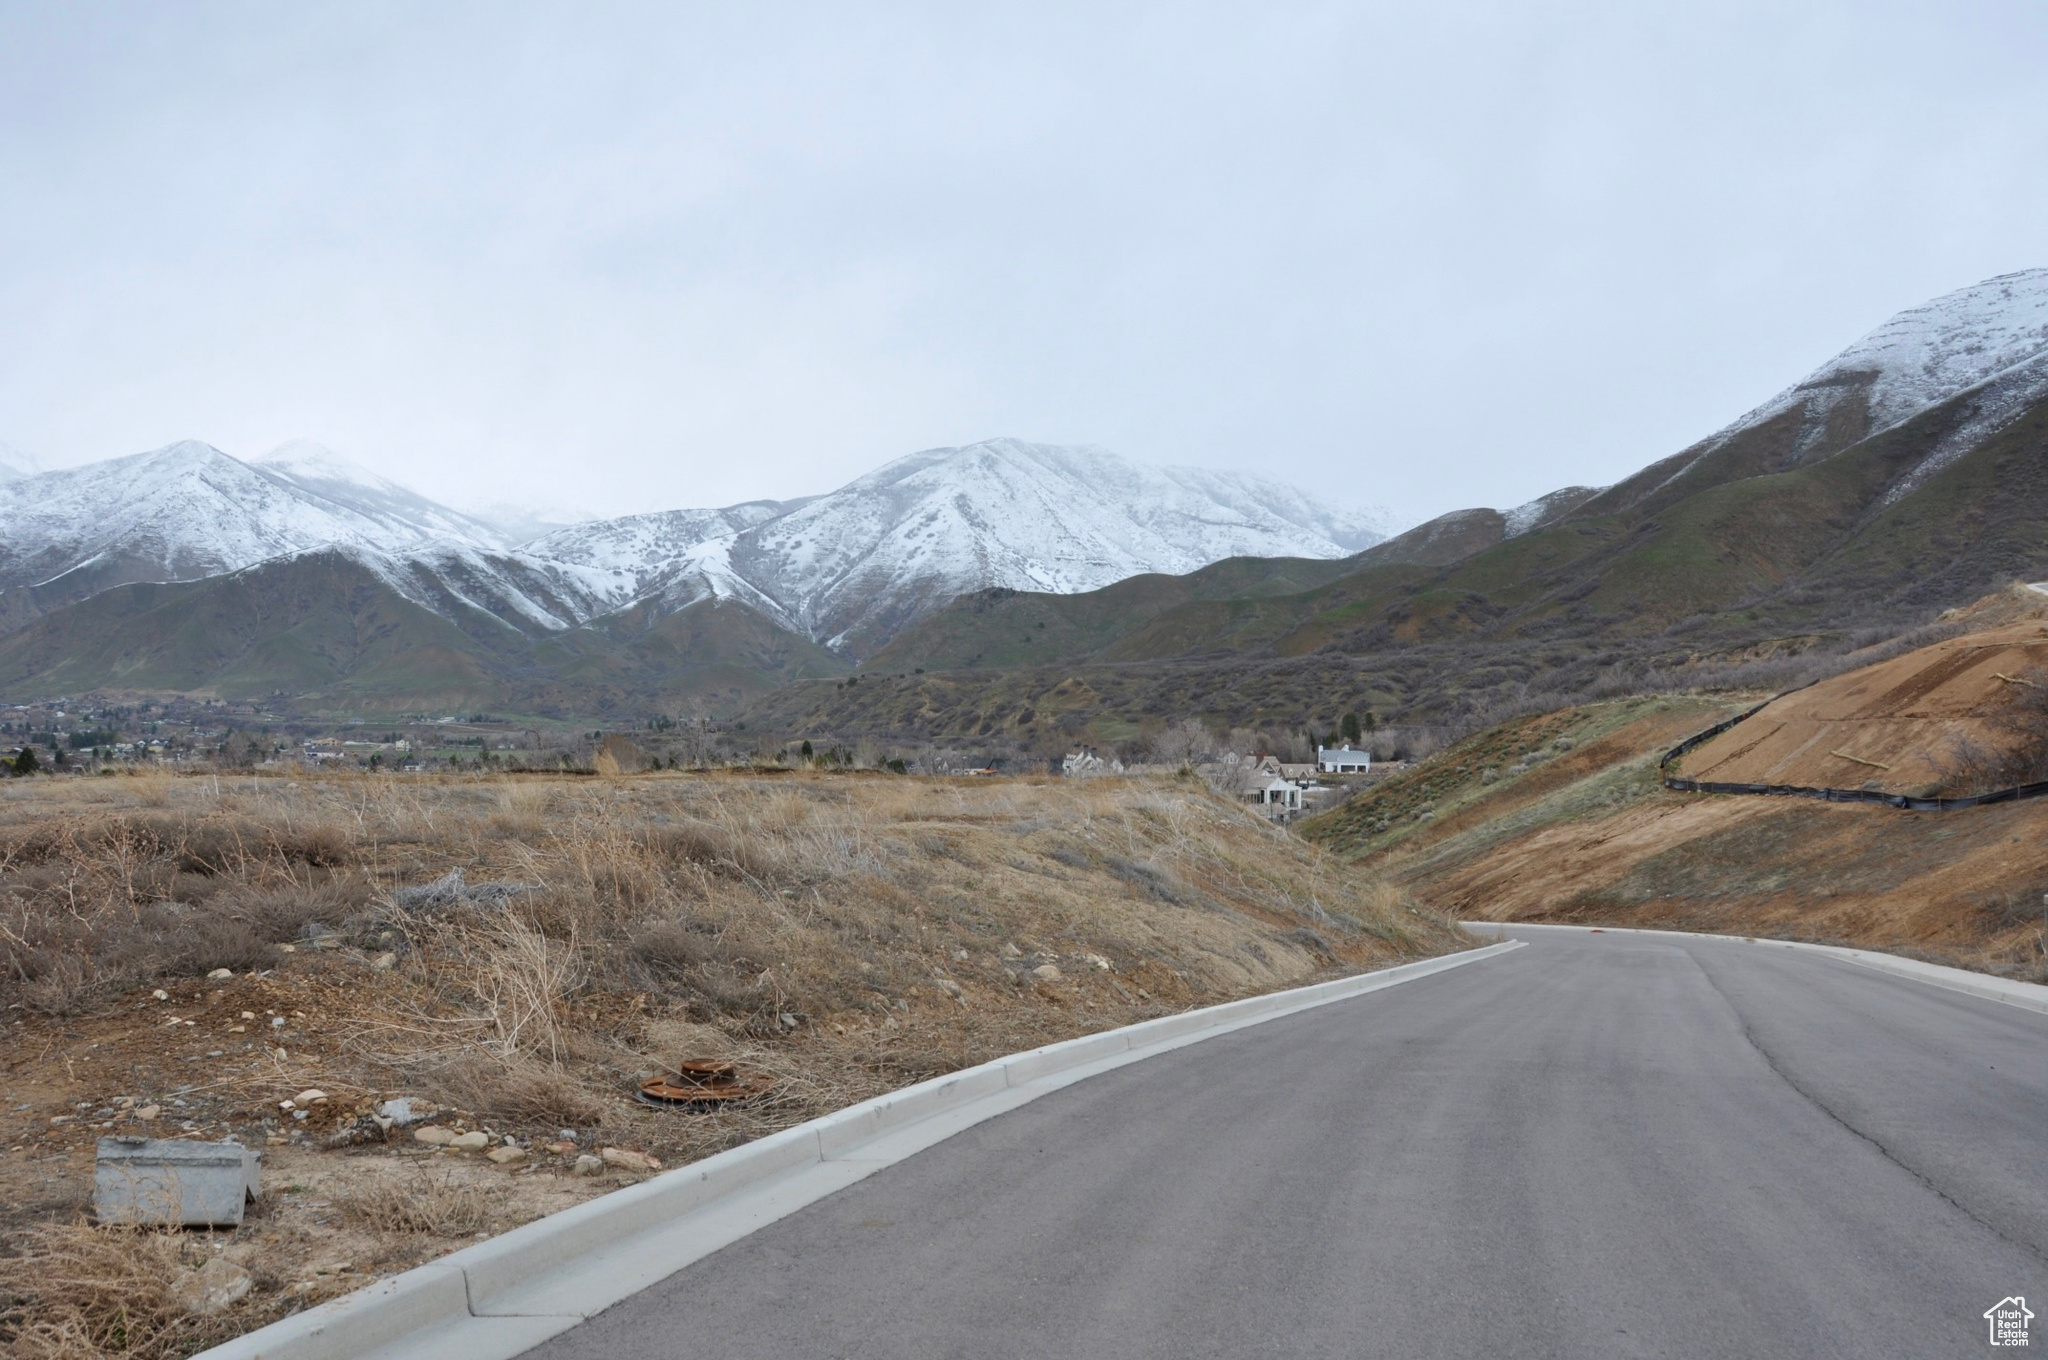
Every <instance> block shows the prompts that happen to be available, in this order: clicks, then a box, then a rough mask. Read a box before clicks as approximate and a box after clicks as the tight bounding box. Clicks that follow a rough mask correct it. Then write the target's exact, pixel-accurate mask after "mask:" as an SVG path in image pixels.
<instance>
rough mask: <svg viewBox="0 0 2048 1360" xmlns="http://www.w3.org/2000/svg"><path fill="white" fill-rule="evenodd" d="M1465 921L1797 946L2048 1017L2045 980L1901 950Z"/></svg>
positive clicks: (1477, 926) (1468, 924)
mask: <svg viewBox="0 0 2048 1360" xmlns="http://www.w3.org/2000/svg"><path fill="white" fill-rule="evenodd" d="M1462 924H1463V925H1464V927H1465V929H1467V930H1473V931H1478V930H1485V929H1488V928H1492V929H1495V930H1576V931H1579V932H1580V933H1582V934H1584V933H1587V932H1591V931H1596V930H1597V931H1599V932H1600V933H1602V934H1604V935H1672V936H1677V937H1679V938H1680V939H1687V940H1721V941H1724V942H1728V943H1733V944H1753V945H1762V946H1764V947H1766V948H1771V949H1797V950H1802V951H1804V952H1806V953H1809V954H1825V955H1828V956H1829V957H1831V958H1837V959H1841V960H1842V961H1844V962H1845V963H1853V964H1857V965H1859V966H1860V967H1864V968H1869V969H1873V970H1875V971H1877V972H1880V973H1891V974H1893V975H1895V976H1897V977H1903V978H1911V979H1913V981H1915V982H1924V983H1926V984H1928V985H1929V986H1931V987H1946V988H1947V989H1948V990H1949V991H1952V992H1963V993H1966V994H1968V995H1970V996H1975V997H1982V998H1983V999H1984V1000H1986V1001H1999V1002H2003V1003H2004V1004H2006V1005H2008V1006H2018V1007H2020V1008H2021V1009H2023V1010H2030V1011H2039V1012H2041V1013H2042V1014H2043V1015H2048V987H2044V986H2042V985H2040V984H2039V983H2036V982H2016V981H2014V980H2013V979H2011V978H2002V977H1992V976H1991V975H1990V974H1989V973H1973V972H1971V971H1970V970H1969V969H1967V968H1950V967H1948V966H1947V965H1945V964H1939V963H1922V962H1921V961H1920V960H1918V959H1906V958H1900V957H1899V956H1898V955H1897V954H1886V953H1882V952H1880V951H1878V950H1874V949H1849V948H1845V947H1843V946H1841V945H1832V944H1808V943H1806V942H1805V941H1804V940H1772V939H1766V938H1763V937H1760V936H1755V935H1708V934H1706V933H1704V932H1701V931H1693V930H1644V929H1641V928H1639V927H1636V926H1577V925H1553V924H1551V923H1549V922H1547V921H1543V922H1539V921H1465V922H1462Z"/></svg>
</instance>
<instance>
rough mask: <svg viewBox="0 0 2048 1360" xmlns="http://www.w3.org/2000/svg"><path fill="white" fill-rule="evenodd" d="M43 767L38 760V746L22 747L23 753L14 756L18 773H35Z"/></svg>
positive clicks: (15, 769)
mask: <svg viewBox="0 0 2048 1360" xmlns="http://www.w3.org/2000/svg"><path fill="white" fill-rule="evenodd" d="M41 768H42V766H41V765H40V764H38V763H37V762H36V748H35V747H33V746H24V747H22V748H21V754H20V755H18V756H16V757H15V758H14V772H15V773H16V774H34V773H35V772H36V771H37V770H40V769H41Z"/></svg>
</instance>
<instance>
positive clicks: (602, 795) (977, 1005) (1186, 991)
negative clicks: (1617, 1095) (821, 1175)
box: [0, 773, 1471, 1357]
mask: <svg viewBox="0 0 2048 1360" xmlns="http://www.w3.org/2000/svg"><path fill="white" fill-rule="evenodd" d="M1470 943H1471V942H1470V940H1469V939H1468V938H1467V937H1465V936H1463V935H1462V934H1461V933H1460V932H1459V931H1458V930H1457V928H1456V927H1455V926H1454V925H1452V924H1450V923H1449V922H1447V921H1445V920H1444V919H1442V918H1440V917H1438V916H1435V915H1433V914H1431V913H1429V912H1427V911H1426V910H1422V909H1420V908H1418V907H1417V906H1416V905H1415V904H1414V903H1413V902H1412V901H1411V900H1410V899H1409V898H1407V897H1406V896H1405V894H1404V893H1403V892H1402V891H1401V890H1399V889H1398V888H1395V887H1393V886H1391V885H1389V884H1386V883H1384V882H1381V881H1378V880H1376V879H1374V878H1372V877H1371V876H1369V875H1366V874H1363V873H1360V872H1359V871H1357V870H1355V869H1353V868H1351V867H1350V866H1348V865H1345V864H1342V863H1340V862H1338V861H1336V860H1334V859H1332V858H1331V857H1329V856H1327V855H1322V854H1319V853H1318V852H1317V851H1316V849H1315V848H1314V847H1312V846H1308V845H1304V844H1303V843H1302V842H1300V841H1299V840H1298V839H1297V838H1295V837H1293V836H1292V835H1290V834H1288V833H1286V832H1284V831H1282V830H1280V829H1277V828H1275V827H1273V826H1272V825H1271V824H1269V823H1267V822H1265V821H1264V820H1263V819H1261V818H1259V817H1257V816H1255V815H1253V814H1251V813H1250V812H1248V811H1247V810H1245V809H1243V808H1240V807H1237V806H1235V805H1233V804H1231V803H1229V802H1226V801H1222V800H1219V799H1217V798H1215V797H1214V796H1212V795H1211V794H1209V793H1208V792H1207V791H1206V790H1205V789H1204V788H1202V787H1201V786H1199V785H1198V784H1197V783H1195V782H1194V781H1191V780H1190V781H1180V780H1156V781H1155V780H1119V779H1101V780H1088V781H1066V782H1062V781H1058V780H1050V779H1034V780H926V779H914V778H908V777H900V776H886V775H862V776H854V775H824V774H819V775H809V774H806V775H787V776H780V777H776V778H762V777H748V776H728V775H722V774H708V775H685V774H669V773H663V774H647V775H638V776H628V777H620V778H610V779H589V778H585V779H576V778H552V777H509V778H508V777H498V778H482V779H460V778H434V777H421V778H407V777H396V776H382V777H376V776H368V777H346V776H343V777H321V776H315V775H311V774H306V773H300V774H296V775H288V776H285V775H281V776H278V777H265V778H241V779H232V780H231V779H221V780H219V781H215V780H214V779H212V778H210V777H208V778H168V777H165V776H161V775H159V776H153V777H115V778H106V779H22V780H14V781H9V782H7V783H4V784H0V962H4V964H5V970H4V976H0V1004H4V1005H5V1006H6V1007H7V1009H6V1010H5V1011H4V1012H0V1014H4V1017H5V1018H4V1020H0V1024H4V1026H5V1033H6V1036H7V1042H6V1045H5V1050H6V1053H5V1057H4V1058H0V1071H4V1078H0V1080H4V1084H5V1086H6V1088H7V1090H8V1092H9V1097H10V1098H9V1101H8V1102H7V1107H6V1108H5V1109H0V1149H5V1151H4V1152H0V1203H4V1204H5V1205H6V1206H7V1208H6V1212H5V1215H4V1217H0V1281H4V1283H0V1349H5V1350H7V1351H8V1353H10V1354H22V1355H40V1356H50V1357H59V1356H61V1357H73V1356H96V1355H101V1354H115V1353H118V1354H122V1355H127V1356H170V1355H183V1354H188V1353H189V1352H190V1351H191V1350H193V1349H195V1348H196V1347H197V1346H198V1345H199V1344H202V1343H205V1342H210V1341H214V1340H219V1339H221V1338H223V1337H225V1336H231V1335H234V1334H236V1333H238V1332H241V1331H246V1330H248V1329H250V1328H252V1327H255V1326H259V1325H262V1324H263V1323H265V1322H267V1321H269V1320H271V1319H272V1318H275V1317H277V1316H280V1315H281V1314H283V1313H284V1312H287V1311H289V1310H291V1309H295V1308H299V1307H303V1306H307V1305H309V1304H312V1303H317V1302H319V1301H320V1300H322V1299H324V1298H329V1297H333V1296H336V1295H339V1294H342V1293H347V1292H349V1291H351V1290H353V1289H356V1288H359V1287H361V1286H362V1285H363V1284H365V1283H368V1282H369V1281H371V1280H373V1279H376V1278H378V1277H380V1276H383V1275H388V1274H390V1273H393V1272H395V1271H399V1270H404V1269H407V1268H409V1267H411V1266H414V1265H417V1264H419V1263H421V1262H423V1261H426V1260H430V1259H433V1258H434V1257H436V1256H438V1255H440V1254H442V1253H444V1252H446V1251H449V1250H452V1249H453V1248H454V1247H455V1246H457V1245H459V1244H461V1243H462V1242H464V1241H472V1240H474V1239H475V1238H476V1237H478V1236H479V1235H487V1234H496V1233H501V1232H503V1231H505V1230H507V1229H509V1228H511V1227H514V1226H516V1225H517V1224H519V1223H521V1222H525V1221H528V1220H531V1219H533V1218H536V1217H539V1216H541V1215H542V1214H545V1213H550V1212H554V1211H556V1210H559V1209H562V1208H566V1207H568V1206H570V1205H573V1204H576V1203H579V1202H582V1201H584V1200H587V1199H589V1198H590V1197H592V1196H593V1195H596V1194H601V1193H603V1192H605V1191H607V1190H610V1189H615V1188H618V1187H620V1186H622V1185H627V1184H632V1183H636V1182H638V1181H640V1180H642V1179H644V1178H645V1177H646V1176H647V1175H648V1174H650V1173H651V1172H653V1171H654V1170H656V1169H657V1168H670V1167H674V1166H677V1165H680V1164H683V1163H687V1162H691V1161H694V1160H697V1159H700V1158H702V1157H705V1156H708V1155H710V1154H713V1153H716V1152H718V1151H721V1150H723V1149H726V1148H730V1147H734V1146H737V1145H738V1144H740V1143H743V1142H745V1141H748V1140H750V1139H754V1138H758V1137H760V1136H762V1135H764V1134H767V1133H772V1132H775V1131H777V1130H779V1129H783V1128H788V1127H790V1126H793V1125H796V1124H799V1123H802V1122H803V1121H805V1120H808V1119H811V1118H814V1117H816V1116H818V1115H821V1114H825V1113H828V1112H830V1111H833V1110H836V1109H840V1108H843V1107H845V1106H848V1105H851V1104H854V1103H856V1102H858V1101H861V1100H864V1099H867V1098H869V1097H872V1096H876V1095H879V1094H882V1093H884V1092H887V1091H891V1090H894V1089H897V1088H900V1087H903V1086H906V1085H909V1084H912V1083H915V1082H918V1081H921V1080H925V1079H927V1078H930V1077H933V1076H937V1075H939V1074H942V1073H946V1072H951V1071H956V1070H959V1069H961V1068H964V1067H969V1066H972V1065H974V1064H976V1063H979V1062H983V1061H986V1060H988V1059H991V1058H994V1057H997V1056H1000V1055H1003V1054H1007V1053H1013V1052H1018V1051H1021V1050H1026V1049H1032V1048H1035V1047H1038V1046H1040V1045H1043V1044H1046V1043H1052V1042H1057V1041H1060V1040H1063V1039H1069V1038H1073V1037H1075V1036H1078V1035H1082V1034H1087V1033H1092V1032H1095V1031H1098V1030H1104V1029H1108V1028H1111V1027H1114V1026H1117V1025H1122V1024H1128V1023H1132V1022H1136V1021H1142V1020H1146V1019H1150V1018H1153V1017H1157V1016H1161V1015H1165V1014H1170V1013H1173V1012H1177V1011H1180V1010H1183V1009H1185V1008H1187V1007H1189V1006H1195V1005H1202V1004H1208V1003H1213V1002H1222V1001H1228V1000H1232V999H1235V998H1238V997H1244V996H1250V995H1255V994H1259V993H1264V992H1269V991H1274V990H1278V989H1281V988H1286V987H1292V986H1299V985H1302V984H1304V983H1310V982H1315V981H1318V980H1321V979H1324V978H1330V977H1336V976H1340V975H1344V974H1348V973H1353V972H1358V971H1362V970H1365V969H1369V968H1373V967H1378V966H1383V965H1386V964H1390V963H1395V962H1400V961H1402V960H1405V959H1414V958H1423V957H1428V956H1432V955H1436V954H1441V953H1444V952H1447V951H1450V950H1454V949H1458V948H1461V947H1467V946H1469V944H1470ZM684 1060H702V1061H704V1062H707V1063H711V1064H713V1065H717V1064H725V1065H729V1066H730V1067H731V1068H732V1069H733V1070H735V1071H736V1072H737V1073H739V1074H740V1076H741V1077H742V1078H744V1079H745V1080H746V1081H747V1082H749V1083H750V1086H749V1090H750V1091H752V1092H754V1093H753V1094H750V1095H749V1097H748V1098H746V1099H741V1100H734V1101H732V1102H730V1103H725V1104H720V1103H718V1102H715V1101H711V1100H708V1099H707V1100H706V1101H702V1102H697V1103H695V1104H688V1103H684V1104H673V1105H667V1106H660V1107H656V1106H652V1105H648V1104H645V1103H642V1102H640V1101H639V1100H637V1099H635V1094H636V1091H637V1088H638V1086H639V1084H640V1082H641V1081H642V1080H644V1079H647V1078H649V1077H653V1076H657V1075H662V1074H675V1073H677V1071H678V1068H679V1065H680V1064H681V1063H682V1062H683V1061H684ZM397 1098H403V1099H404V1100H406V1101H407V1102H408V1106H409V1114H410V1117H411V1119H412V1123H410V1124H405V1123H394V1124H393V1125H392V1126H391V1127H385V1126H384V1124H382V1123H380V1122H379V1118H378V1115H379V1111H380V1108H382V1107H385V1106H386V1104H387V1102H390V1101H391V1100H393V1099H397ZM425 1130H434V1131H436V1132H434V1133H433V1134H431V1137H432V1138H434V1139H436V1140H440V1139H443V1138H444V1137H445V1138H446V1139H449V1140H453V1141H423V1140H422V1138H421V1134H422V1133H423V1131H425ZM114 1133H149V1134H152V1135H154V1136H158V1137H165V1136H168V1137H189V1138H200V1139H222V1138H227V1137H234V1138H238V1139H240V1140H241V1141H243V1142H244V1143H245V1144H248V1145H250V1146H254V1147H259V1148H261V1149H262V1150H263V1152H264V1156H265V1169H264V1182H265V1186H266V1193H265V1196H264V1201H263V1202H262V1203H261V1204H259V1205H257V1206H255V1208H254V1209H253V1210H252V1212H251V1215H250V1217H249V1220H248V1222H247V1223H246V1224H245V1225H244V1226H243V1227H242V1228H240V1229H237V1230H236V1231H235V1232H233V1233H232V1234H216V1235H213V1236H211V1237H208V1238H206V1239H204V1240H201V1239H200V1238H198V1237H194V1236H189V1235H188V1236H184V1237H179V1236H175V1235H172V1236H166V1235H162V1234H155V1233H140V1234H137V1233H127V1232H121V1233H114V1232H109V1231H108V1230H105V1229H99V1228H94V1227H91V1226H89V1225H88V1224H87V1223H86V1221H85V1206H86V1202H87V1198H88V1195H89V1188H90V1184H91V1178H92V1156H93V1147H94V1142H95V1140H96V1139H97V1138H98V1137H100V1136H103V1135H107V1134H114ZM464 1144H482V1146H473V1147H467V1148H465V1147H464V1146H463V1145H464ZM607 1149H609V1150H610V1152H609V1153H607V1152H606V1150H607ZM592 1163H595V1168H594V1169H593V1168H592V1166H591V1164H592ZM216 1249H218V1251H217V1252H216ZM216 1254H218V1255H219V1256H220V1257H221V1259H223V1260H224V1261H226V1262H228V1263H229V1264H231V1265H233V1266H235V1267H236V1268H237V1269H239V1270H243V1271H246V1272H248V1274H249V1275H250V1276H251V1277H252V1281H253V1284H252V1288H251V1291H250V1292H249V1293H248V1295H247V1296H246V1297H245V1298H243V1299H242V1300H241V1301H240V1302H238V1303H235V1304H234V1305H232V1306H231V1307H228V1308H226V1309H225V1310H223V1311H221V1312H219V1313H215V1314H204V1315H201V1314H195V1313H193V1312H191V1311H189V1310H187V1309H184V1308H183V1307H181V1306H180V1305H179V1303H178V1302H177V1300H178V1296H179V1295H178V1291H179V1289H180V1287H181V1285H182V1284H184V1283H185V1282H188V1281H189V1280H190V1279H191V1278H192V1277H193V1275H194V1274H195V1272H196V1270H197V1269H198V1267H199V1266H200V1265H201V1264H202V1263H203V1258H206V1257H211V1256H214V1255H216Z"/></svg>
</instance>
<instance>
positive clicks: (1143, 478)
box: [729, 439, 1385, 655]
mask: <svg viewBox="0 0 2048 1360" xmlns="http://www.w3.org/2000/svg"><path fill="white" fill-rule="evenodd" d="M1369 524H1370V521H1368V520H1366V519H1365V518H1363V517H1361V516H1357V515H1351V516H1345V515H1341V514H1338V513H1335V512H1331V511H1328V510H1327V509H1323V508H1320V507H1317V506H1315V505H1314V504H1313V503H1312V502H1311V501H1310V500H1309V499H1308V497H1307V496H1305V495H1304V494H1303V493H1301V492H1299V491H1296V490H1294V489H1293V488H1289V487H1282V486H1275V485H1273V484H1271V483H1265V482H1261V481H1259V480H1258V479H1256V478H1249V477H1237V476H1233V475H1230V474H1224V473H1212V472H1207V471H1204V470H1199V469H1171V468H1152V467H1146V466H1144V465H1142V464H1138V463H1133V462H1130V461H1128V460H1126V459H1123V458H1119V457H1117V456H1116V455H1114V454H1111V453H1109V452H1107V451H1106V450H1102V449H1093V448H1063V447H1059V446H1055V445H1049V444H1030V443H1026V442H1024V441H1022V440H1017V439H992V440H988V441H985V442H983V443H979V444H971V445H968V446H966V447H964V448H940V449H927V450H925V451H924V452H922V453H914V454H911V455H909V456H908V457H905V458H899V459H897V460H896V461H894V462H892V463H889V464H887V465H885V466H883V467H881V468H878V469H876V470H875V471H874V472H871V473H868V474H867V475H866V476H864V477H859V478H856V479H855V480H853V481H852V482H849V483H848V484H847V485H845V486H843V487H841V488H840V489H839V490H837V491H834V492H832V493H831V494H829V495H825V496H820V497H818V498H817V499H816V500H813V501H811V502H809V503H807V504H805V505H802V506H800V507H798V508H797V509H795V510H793V511H791V512H789V513H788V514H785V515H781V516H778V517H777V518H775V519H772V520H768V521H766V522H765V523H762V524H760V525H759V526H757V527H755V528H752V529H748V530H745V531H743V532H741V533H739V534H737V535H735V536H734V539H733V543H732V547H731V549H730V555H729V561H730V563H731V567H732V570H733V572H734V573H735V574H736V575H737V576H739V577H740V578H742V579H744V580H746V581H748V582H751V583H752V584H753V585H754V586H755V587H757V588H758V589H759V590H760V591H761V592H762V593H763V594H765V595H768V596H769V597H771V598H773V599H775V600H776V601H778V602H779V603H780V604H781V605H782V607H783V608H784V609H785V610H787V611H788V612H789V614H790V615H791V616H793V617H794V618H795V619H796V620H797V621H798V622H799V623H800V625H801V626H802V628H803V631H804V632H806V633H807V634H808V635H809V636H810V637H812V638H813V639H814V640H817V641H821V642H825V643H827V644H828V645H831V646H833V647H836V648H845V649H848V650H850V651H852V652H853V653H854V654H856V655H859V654H862V653H865V652H867V651H869V650H872V648H873V647H875V646H877V645H879V644H880V643H881V642H882V641H884V640H886V639H887V637H889V636H890V635H892V634H893V633H894V632H895V631H897V630H898V629H900V628H901V627H902V626H903V625H904V624H905V623H907V622H909V621H910V620H911V619H912V618H915V617H917V616H918V615H919V614H922V613H924V612H927V611H928V610H930V609H932V608H936V607H937V606H938V605H940V604H943V603H945V602H946V601H947V600H950V599H952V598H953V597H955V596H957V595H960V594H963V593H965V592H967V591H971V590H979V589H984V588H987V587H991V586H1008V587H1012V588H1015V589H1020V590H1044V591H1054V592H1060V593H1071V592H1075V591H1084V590H1094V589H1097V588H1098V587H1101V586H1105V585H1109V584H1110V583H1112V582H1114V581H1120V580H1123V579H1124V578H1125V577H1128V576H1135V575H1138V574H1140V573H1144V572H1172V573H1181V572H1189V571H1193V570H1195V569H1196V568H1198V567H1202V566H1206V565H1207V564H1209V563H1211V562H1215V561H1218V560H1220V559H1222V558H1226V557H1237V556H1260V557H1344V556H1347V555H1349V554H1350V553H1351V552H1353V551H1355V549H1354V548H1353V547H1352V546H1351V544H1352V543H1354V542H1359V541H1361V540H1365V541H1369V542H1377V541H1378V540H1379V539H1380V538H1382V537H1384V536H1385V535H1384V534H1383V533H1380V532H1378V531H1377V529H1376V528H1372V527H1368V525H1369ZM1338 536H1341V537H1343V538H1345V539H1348V540H1350V541H1349V542H1342V541H1338Z"/></svg>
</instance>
